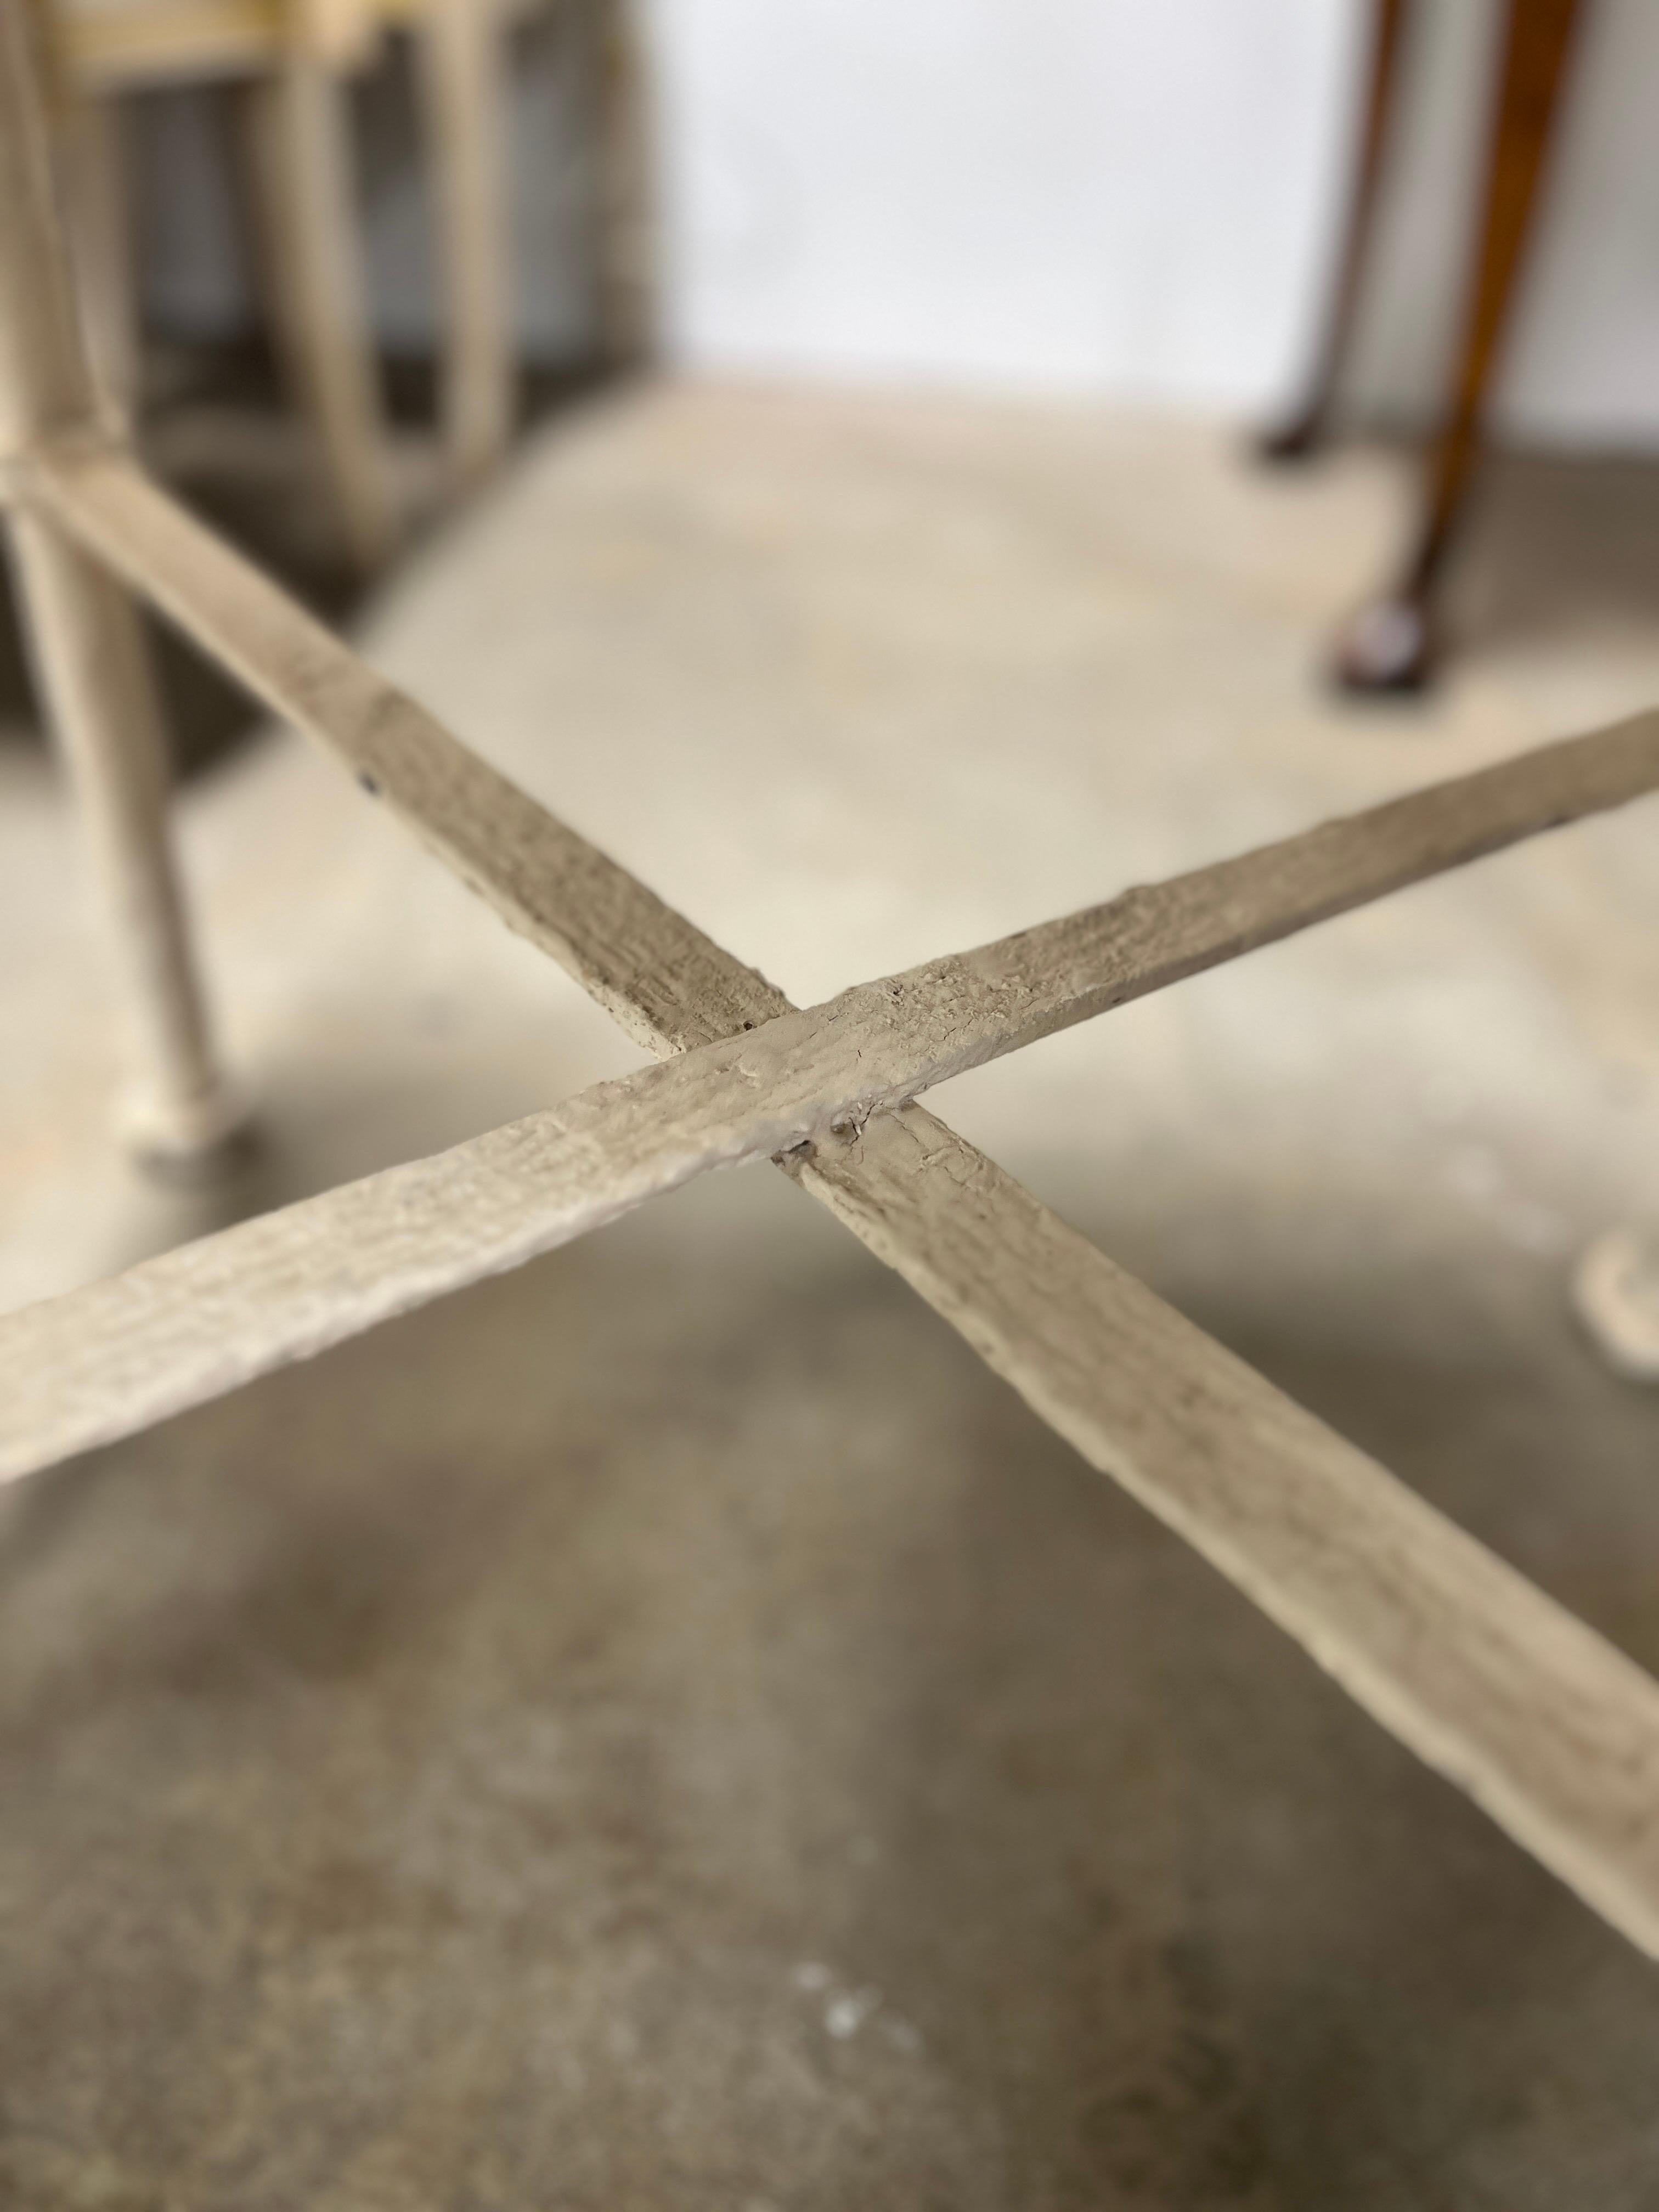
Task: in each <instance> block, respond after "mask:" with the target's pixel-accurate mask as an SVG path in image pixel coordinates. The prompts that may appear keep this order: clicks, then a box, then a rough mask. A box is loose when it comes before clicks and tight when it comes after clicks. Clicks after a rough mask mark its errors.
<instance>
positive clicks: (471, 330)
mask: <svg viewBox="0 0 1659 2212" xmlns="http://www.w3.org/2000/svg"><path fill="white" fill-rule="evenodd" d="M419 39H420V52H421V61H422V78H423V81H424V85H425V92H426V107H427V115H428V144H429V147H430V163H431V171H432V175H433V179H434V198H435V207H436V213H437V231H438V260H439V269H440V272H441V286H442V292H443V299H444V335H443V341H442V349H441V353H442V377H443V384H442V406H443V422H444V443H445V447H446V449H447V460H448V466H449V474H450V478H451V481H452V483H453V485H454V486H455V488H456V489H466V488H467V487H468V486H470V485H471V484H474V483H477V481H478V480H479V479H480V478H481V477H484V476H487V475H488V474H489V471H491V470H492V469H494V468H495V466H496V465H498V464H499V462H500V461H501V458H502V456H503V454H504V453H506V451H507V440H508V437H509V436H510V435H511V431H512V423H513V349H512V340H511V335H510V307H509V301H510V299H511V283H510V277H509V273H508V262H509V250H508V231H507V189H506V185H507V178H506V155H505V143H506V118H505V117H504V115H503V113H502V101H501V25H500V23H499V21H498V20H497V16H496V10H495V6H494V5H493V3H492V0H431V4H430V6H429V8H428V13H427V15H426V18H425V21H424V23H423V25H422V29H421V31H420V33H419Z"/></svg>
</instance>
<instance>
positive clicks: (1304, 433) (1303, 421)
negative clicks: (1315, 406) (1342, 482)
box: [1255, 412, 1325, 468]
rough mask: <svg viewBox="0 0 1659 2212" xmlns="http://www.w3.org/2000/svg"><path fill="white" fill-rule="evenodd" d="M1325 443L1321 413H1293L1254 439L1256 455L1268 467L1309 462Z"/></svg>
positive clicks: (1323, 421) (1323, 422)
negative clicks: (1295, 462)
mask: <svg viewBox="0 0 1659 2212" xmlns="http://www.w3.org/2000/svg"><path fill="white" fill-rule="evenodd" d="M1324 443H1325V420H1324V417H1323V416H1322V415H1321V414H1317V413H1311V412H1310V413H1305V414H1301V415H1295V416H1291V419H1290V420H1289V421H1288V422H1279V423H1276V424H1275V425H1274V426H1273V428H1272V429H1271V430H1264V431H1263V432H1262V433H1261V436H1260V437H1259V438H1258V439H1257V440H1256V441H1255V457H1256V459H1257V460H1259V461H1265V462H1267V465H1269V466H1270V467H1273V468H1279V467H1283V466H1284V465H1286V464H1287V463H1290V462H1293V461H1311V460H1313V459H1316V456H1317V455H1318V454H1319V453H1320V452H1321V451H1322V448H1323V447H1324Z"/></svg>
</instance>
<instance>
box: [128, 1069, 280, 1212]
mask: <svg viewBox="0 0 1659 2212" xmlns="http://www.w3.org/2000/svg"><path fill="white" fill-rule="evenodd" d="M121 1135H122V1138H123V1140H124V1141H125V1146H126V1149H127V1152H128V1154H129V1156H130V1158H131V1160H132V1163H133V1165H134V1166H135V1167H137V1169H138V1170H140V1171H141V1172H142V1173H143V1174H144V1175H146V1176H149V1177H150V1178H151V1180H152V1181H154V1182H161V1183H167V1184H172V1185H180V1184H183V1185H189V1186H191V1187H195V1186H198V1185H201V1184H205V1183H217V1182H228V1181H230V1180H231V1179H232V1178H233V1177H234V1176H239V1175H240V1174H241V1173H242V1172H243V1171H244V1170H246V1167H247V1166H248V1164H249V1163H250V1162H251V1160H252V1158H253V1155H254V1153H255V1152H256V1151H257V1150H258V1139H257V1129H256V1125H255V1123H254V1121H253V1118H252V1108H251V1106H250V1103H249V1101H248V1099H247V1098H246V1096H245V1094H244V1093H243V1092H242V1091H240V1090H239V1089H237V1088H236V1086H235V1085H232V1084H229V1083H221V1084H220V1085H218V1086H217V1087H216V1089H214V1090H212V1091H206V1092H203V1093H201V1094H200V1095H198V1096H197V1097H191V1098H179V1097H161V1096H160V1095H158V1094H157V1093H155V1092H154V1091H131V1092H130V1093H129V1094H128V1096H127V1097H126V1099H125V1101H124V1102H123V1107H122V1112H121Z"/></svg>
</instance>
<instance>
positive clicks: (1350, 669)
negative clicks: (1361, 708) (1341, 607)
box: [1333, 596, 1435, 698]
mask: <svg viewBox="0 0 1659 2212" xmlns="http://www.w3.org/2000/svg"><path fill="white" fill-rule="evenodd" d="M1434 659H1435V638H1434V633H1433V629H1432V626H1431V623H1430V620H1429V611H1428V608H1427V606H1426V605H1425V603H1424V601H1423V600H1421V599H1413V598H1409V597H1406V596H1401V597H1400V598H1395V599H1373V600H1372V601H1371V602H1370V605H1368V606H1364V607H1362V608H1361V609H1360V610H1359V612H1358V614H1357V615H1355V616H1354V617H1353V618H1352V621H1351V622H1350V623H1348V625H1347V627H1346V629H1345V630H1344V631H1343V632H1342V634H1341V635H1340V638H1339V639H1338V641H1337V646H1336V654H1335V659H1334V667H1333V673H1334V677H1335V678H1336V681H1337V683H1338V684H1340V687H1341V688H1342V690H1345V691H1351V692H1354V693H1357V694H1359V695H1361V696H1367V697H1373V698H1375V697H1387V696H1401V695H1408V694H1411V693H1413V692H1418V691H1421V690H1424V689H1425V687H1426V685H1427V684H1428V683H1429V682H1430V680H1431V677H1432V675H1433V673H1434Z"/></svg>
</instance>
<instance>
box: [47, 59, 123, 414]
mask: <svg viewBox="0 0 1659 2212" xmlns="http://www.w3.org/2000/svg"><path fill="white" fill-rule="evenodd" d="M58 137H59V147H60V153H61V158H62V161H63V170H64V185H65V190H66V193H67V197H68V200H69V222H70V236H71V238H72V239H73V240H74V247H75V251H74V259H75V266H76V280H77V283H78V284H79V288H80V294H81V311H82V319H83V322H84V326H85V330H86V335H87V344H88V349H89V350H90V352H91V355H92V366H93V374H94V377H95V378H96V379H97V382H98V386H99V390H100V392H101V394H102V396H103V398H104V399H105V401H106V404H108V405H109V406H110V407H111V408H112V410H114V411H115V412H116V413H117V414H118V415H119V416H122V417H123V418H124V419H130V418H131V416H132V415H133V413H134V411H135V410H136V409H137V402H138V380H139V343H138V303H137V285H136V283H135V281H134V276H133V240H132V221H131V202H130V197H129V192H128V183H127V173H126V161H125V146H124V144H123V140H122V117H121V112H120V108H119V106H118V103H117V101H116V100H114V99H113V98H111V97H105V98H86V97H81V98H76V99H74V100H71V102H70V105H69V106H68V107H67V109H66V112H65V113H64V116H63V118H62V119H61V123H60V127H59V132H58Z"/></svg>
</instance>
